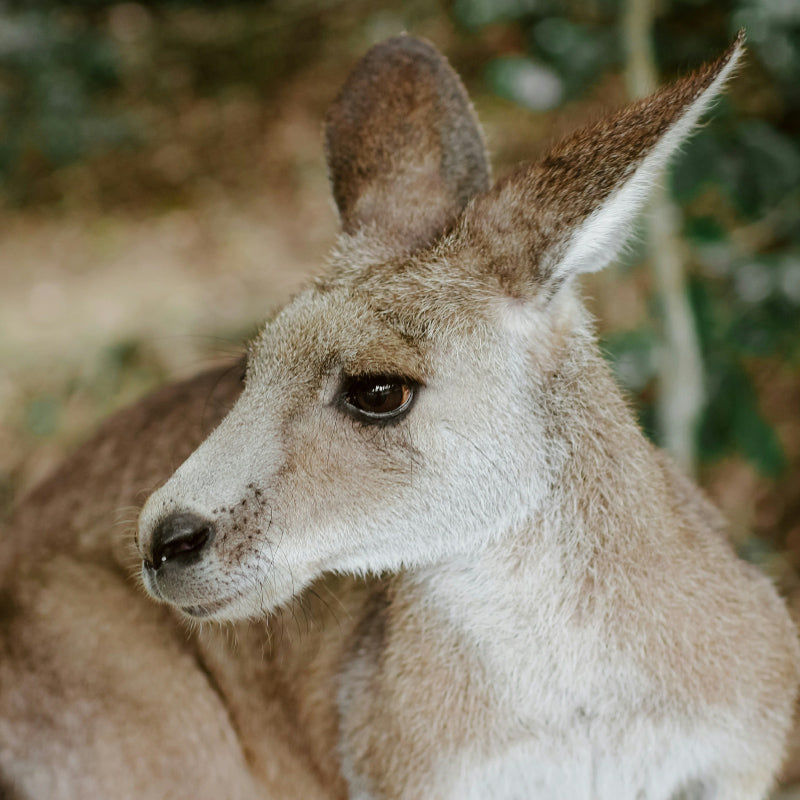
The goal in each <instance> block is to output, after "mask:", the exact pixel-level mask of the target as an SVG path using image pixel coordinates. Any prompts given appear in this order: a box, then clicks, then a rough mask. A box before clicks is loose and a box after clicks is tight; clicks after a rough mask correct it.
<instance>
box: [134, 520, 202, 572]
mask: <svg viewBox="0 0 800 800" xmlns="http://www.w3.org/2000/svg"><path fill="white" fill-rule="evenodd" d="M212 535H213V525H212V523H211V522H209V521H208V520H206V519H203V518H202V517H199V516H197V515H196V514H171V515H170V516H169V517H166V518H164V519H163V520H162V521H161V522H160V523H159V524H158V526H157V527H156V529H155V530H154V531H153V546H152V548H153V549H152V559H148V560H147V561H148V563H149V564H150V566H152V568H153V569H158V568H159V567H160V566H161V565H162V564H164V563H165V562H167V561H172V560H174V559H179V560H187V559H188V557H189V556H192V555H197V554H199V553H200V551H201V550H202V549H203V548H204V547H205V546H206V545H207V544H208V542H209V541H210V540H211V537H212Z"/></svg>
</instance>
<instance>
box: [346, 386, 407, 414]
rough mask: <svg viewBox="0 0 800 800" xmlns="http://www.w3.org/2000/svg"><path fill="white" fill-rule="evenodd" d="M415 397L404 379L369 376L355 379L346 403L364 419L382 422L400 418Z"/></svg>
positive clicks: (347, 393)
mask: <svg viewBox="0 0 800 800" xmlns="http://www.w3.org/2000/svg"><path fill="white" fill-rule="evenodd" d="M412 397H413V390H412V389H411V386H409V384H408V383H406V382H405V381H404V380H403V379H402V378H394V377H387V376H385V375H384V376H375V377H372V376H367V377H360V378H353V379H351V382H350V384H349V386H347V388H346V390H345V393H344V403H345V405H346V406H347V407H348V409H349V410H350V411H351V412H355V413H356V414H357V415H358V416H359V417H361V418H362V419H364V418H366V419H369V420H376V421H378V420H381V419H390V418H392V417H396V416H399V415H400V414H401V413H402V412H403V411H405V410H406V409H407V408H408V407H409V405H410V403H411V399H412Z"/></svg>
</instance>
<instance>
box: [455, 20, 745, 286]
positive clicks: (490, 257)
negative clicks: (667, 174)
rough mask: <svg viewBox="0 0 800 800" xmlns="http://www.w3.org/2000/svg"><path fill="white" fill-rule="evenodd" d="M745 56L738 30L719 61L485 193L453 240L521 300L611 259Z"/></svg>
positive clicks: (582, 132) (602, 122)
mask: <svg viewBox="0 0 800 800" xmlns="http://www.w3.org/2000/svg"><path fill="white" fill-rule="evenodd" d="M743 52H744V33H743V32H740V33H739V36H738V37H737V38H736V41H735V42H734V43H733V44H732V45H731V47H730V48H729V49H728V51H727V52H726V53H725V54H724V55H723V56H722V57H721V58H719V59H718V60H717V61H715V62H713V63H709V64H706V65H705V66H704V67H702V68H701V69H699V70H698V71H697V72H695V73H693V74H691V75H689V76H687V77H685V78H683V79H682V80H680V81H678V82H677V83H675V84H673V85H671V86H668V87H666V88H664V89H662V90H660V91H659V92H657V93H655V94H653V95H651V96H650V97H647V98H644V99H643V100H640V101H638V102H636V103H634V104H632V105H630V106H628V107H627V108H625V109H623V110H622V111H620V112H618V113H616V114H614V115H612V116H610V117H608V118H606V119H602V120H600V121H599V122H597V123H595V124H594V125H591V126H590V127H588V128H585V129H583V130H580V131H578V132H577V133H574V134H572V135H571V136H568V137H567V138H566V139H564V140H563V141H561V142H560V143H559V144H557V145H556V146H555V147H554V148H553V149H552V150H551V151H550V153H549V154H548V155H547V156H545V158H543V159H542V160H541V161H540V162H538V163H537V164H534V165H533V166H529V167H526V168H523V169H520V170H518V171H517V172H516V173H514V174H512V175H510V176H509V177H508V178H506V179H505V180H503V181H500V182H499V183H498V184H497V185H496V186H495V187H494V188H493V189H492V190H491V191H490V192H488V193H487V194H485V195H483V196H482V197H479V198H478V199H477V200H476V201H475V203H474V204H473V205H472V206H471V207H470V208H469V209H468V210H467V211H466V213H465V215H464V217H463V218H462V220H461V222H460V225H459V229H458V235H457V236H456V241H458V242H460V244H461V245H462V246H463V245H466V246H467V247H468V248H469V249H473V250H475V251H476V252H475V257H474V258H473V259H470V261H472V263H473V264H474V265H475V266H477V267H478V268H479V269H481V271H491V272H493V273H495V274H497V275H498V276H499V278H500V281H501V284H502V285H503V287H504V289H505V290H507V291H509V292H510V293H512V294H514V295H519V296H526V295H529V294H531V293H532V292H533V291H537V290H540V289H545V290H546V291H547V292H548V294H552V292H554V291H555V290H556V289H557V288H558V286H560V285H561V283H563V282H564V281H565V280H566V279H567V278H569V277H570V276H572V275H575V274H578V273H582V272H594V271H596V270H599V269H602V268H603V267H605V266H606V265H607V264H609V262H611V261H612V260H613V259H614V258H615V257H617V256H618V255H619V252H620V250H621V249H622V248H623V246H624V244H625V242H626V239H627V237H628V235H629V233H630V230H631V226H632V223H633V222H634V220H635V219H636V216H637V214H638V213H639V211H640V210H641V209H642V206H643V205H644V203H645V201H646V200H647V198H648V196H649V195H650V192H651V190H652V187H653V186H654V184H655V183H656V181H657V179H658V177H659V174H660V172H661V171H662V170H663V168H664V166H665V164H666V163H667V161H668V160H669V159H670V157H671V156H672V155H673V154H674V153H675V152H676V151H677V150H678V149H679V148H680V146H681V144H682V143H683V142H684V141H685V140H686V138H687V137H688V136H689V134H690V133H691V132H692V131H693V129H694V128H695V126H696V125H697V122H698V120H699V119H700V116H701V115H702V114H703V112H704V111H705V110H706V109H707V108H708V106H709V105H710V104H711V102H712V101H713V100H714V98H715V97H717V95H718V94H719V93H720V92H721V90H722V88H723V86H724V84H725V81H726V80H727V78H728V77H729V76H730V74H731V72H732V71H733V69H734V67H735V66H736V64H737V62H738V61H739V59H740V58H741V55H742V53H743ZM481 264H483V265H484V266H483V267H481V266H480V265H481Z"/></svg>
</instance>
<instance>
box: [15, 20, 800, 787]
mask: <svg viewBox="0 0 800 800" xmlns="http://www.w3.org/2000/svg"><path fill="white" fill-rule="evenodd" d="M742 51H743V42H742V37H741V36H740V37H739V38H738V39H737V40H736V42H735V43H734V44H733V46H732V47H731V48H730V50H729V51H728V52H727V53H726V54H725V55H724V56H722V58H720V59H719V60H718V61H716V62H714V63H712V64H709V65H707V66H705V67H703V68H702V69H700V70H699V71H698V72H696V73H694V74H693V75H690V76H689V77H687V78H684V79H683V80H681V81H679V82H678V83H676V84H674V85H673V86H671V87H669V88H667V89H664V90H662V91H661V92H659V93H657V94H655V95H653V96H652V97H650V98H647V99H645V100H643V101H641V102H638V103H635V104H633V105H631V106H630V107H628V108H626V109H624V110H623V111H621V112H619V113H617V114H615V115H613V116H610V117H608V118H606V119H602V120H600V121H599V122H597V123H596V124H594V125H592V126H590V127H588V128H586V129H584V130H582V131H579V132H578V133H575V134H573V135H572V136H569V137H568V138H567V139H565V140H563V141H562V142H560V143H559V144H557V145H556V146H555V147H554V148H553V149H552V150H551V151H550V153H549V154H548V155H547V156H546V157H544V158H543V159H542V160H541V161H539V162H538V163H536V164H535V165H533V166H528V167H523V168H521V169H519V170H517V171H516V172H514V173H513V174H512V175H510V176H509V177H507V178H505V179H503V180H501V181H499V182H498V183H496V184H495V185H494V186H493V187H490V175H489V166H488V163H487V160H486V156H485V147H484V141H483V136H482V133H481V131H480V128H479V125H478V122H477V119H476V117H475V115H474V112H473V110H472V107H471V105H470V103H469V100H468V99H467V96H466V93H465V91H464V89H463V87H462V86H461V83H460V82H459V80H458V78H457V77H456V75H455V73H454V72H453V71H452V70H451V68H450V67H449V65H448V64H447V62H446V61H445V60H444V58H443V57H442V56H440V55H439V54H438V53H437V52H436V51H435V50H434V49H433V48H432V47H431V46H430V45H429V44H427V43H425V42H421V41H419V40H416V39H413V38H411V37H407V36H401V37H395V38H392V39H389V40H387V41H385V42H383V43H381V44H379V45H377V46H376V47H374V48H373V49H372V50H371V51H370V52H369V53H368V54H367V55H366V56H365V57H364V58H363V60H362V61H361V62H360V63H359V64H358V66H357V67H356V68H355V71H354V72H353V73H352V74H351V76H350V78H349V79H348V81H347V83H346V84H345V86H344V89H343V90H342V92H341V94H340V95H339V97H338V99H337V100H336V101H335V103H334V105H333V107H332V109H331V111H330V113H329V116H328V119H327V127H326V134H325V144H326V154H327V159H328V166H329V171H330V177H331V183H332V187H333V194H334V199H335V201H336V205H337V207H338V211H339V214H340V217H341V226H342V233H341V237H340V239H339V242H338V244H337V246H336V248H335V250H334V252H333V255H332V257H331V263H330V266H329V269H328V271H327V272H326V273H325V275H324V276H323V277H321V278H320V279H318V280H317V281H316V282H315V283H313V285H311V286H310V288H308V289H307V290H306V291H304V292H303V293H301V294H300V295H299V296H297V297H296V298H295V299H294V300H293V301H292V302H291V303H289V305H287V306H286V307H285V308H284V309H283V310H282V311H281V312H280V313H279V314H278V315H277V316H276V317H275V318H274V319H273V320H272V321H270V322H269V323H267V324H266V326H265V327H264V329H263V330H262V332H261V333H260V334H259V335H258V336H257V337H256V338H255V339H254V341H253V342H252V343H251V344H250V346H249V348H248V353H247V358H246V364H243V366H242V371H243V375H242V377H241V383H240V377H239V375H238V374H237V373H236V372H230V371H227V372H226V371H225V370H222V369H220V370H216V371H212V372H209V373H206V374H205V375H202V376H199V377H198V378H196V379H194V380H193V381H189V382H186V383H183V384H179V385H177V386H173V387H169V388H167V389H165V390H163V391H162V392H161V393H160V394H157V395H155V396H154V397H153V398H151V399H149V400H145V401H144V402H143V403H142V404H140V405H139V406H137V407H135V408H133V409H131V410H130V411H128V412H125V413H123V414H122V415H119V416H117V417H116V418H114V419H112V420H111V421H110V422H109V423H107V425H106V426H105V427H104V429H103V430H102V431H101V432H100V434H99V435H98V437H97V438H96V439H95V440H93V441H92V442H90V443H88V444H87V445H86V446H85V447H84V448H83V449H82V450H81V451H79V452H78V454H77V455H76V456H75V457H74V458H73V459H72V460H71V461H70V462H69V463H68V464H67V465H65V467H64V468H63V469H62V470H61V471H60V472H59V473H58V474H56V475H55V476H54V477H53V478H52V479H51V480H50V481H49V482H48V483H46V484H44V485H43V486H41V487H40V488H38V489H37V490H35V491H34V492H33V493H32V494H31V495H30V496H29V497H28V498H27V499H24V500H23V501H22V502H21V503H20V505H19V506H18V508H17V510H16V513H15V515H14V516H13V517H12V519H11V521H10V524H9V525H8V530H7V532H6V534H5V536H4V541H3V549H2V551H0V553H1V560H0V575H1V576H2V586H3V592H2V597H1V598H0V603H1V609H2V610H1V612H0V622H1V623H2V624H1V625H0V635H2V648H3V649H2V651H1V652H2V658H1V659H0V770H1V771H2V781H3V787H4V788H5V789H6V791H7V796H10V797H14V798H16V797H24V798H29V797H30V798H62V797H63V798H87V797H114V798H137V799H141V798H164V797H171V798H184V797H185V798H256V797H260V798H267V797H269V798H344V797H350V798H358V799H359V800H370V799H373V798H374V799H375V800H377V799H378V798H386V799H388V798H403V799H404V800H412V799H414V798H442V799H444V798H530V799H533V798H548V799H550V800H552V799H553V798H563V799H565V800H575V799H578V798H581V799H582V798H587V800H588V799H589V798H591V799H592V800H600V799H604V800H625V799H626V798H630V800H640V799H645V800H670V799H671V798H672V799H675V798H679V797H696V798H717V800H756V798H764V797H765V796H766V793H767V792H768V790H769V788H770V787H771V785H772V783H773V781H774V777H775V775H776V773H777V770H778V769H779V767H780V764H781V759H782V756H783V751H784V743H785V739H786V735H787V732H788V730H789V727H790V724H791V716H792V710H793V702H794V698H795V692H796V688H797V684H798V677H799V676H798V663H799V661H800V658H799V656H800V654H799V653H798V643H797V639H796V634H795V631H794V626H793V624H792V621H791V619H790V617H789V614H788V613H787V610H786V608H785V606H784V604H783V603H782V601H781V600H780V599H779V597H778V595H777V594H776V592H775V590H774V589H773V587H772V585H771V584H770V582H769V581H768V580H767V579H766V578H765V577H764V576H762V575H761V574H760V573H759V572H758V571H757V570H756V569H755V568H754V567H752V566H750V565H748V564H746V563H744V562H742V561H740V560H739V559H738V558H737V557H736V556H735V555H734V553H733V550H732V548H731V546H730V544H729V543H728V542H727V541H726V538H725V525H724V522H723V520H722V519H721V518H720V516H719V514H718V512H717V511H716V510H715V509H714V508H713V507H712V506H711V505H710V504H709V503H708V502H707V501H706V500H705V499H704V498H703V497H702V495H701V494H700V493H699V491H698V490H697V489H696V488H695V487H694V486H693V485H692V484H691V482H690V481H689V480H687V479H686V478H684V477H682V476H681V475H680V474H679V473H678V472H677V471H676V469H675V468H674V467H673V466H672V465H671V464H670V462H669V460H668V459H667V458H666V457H665V456H663V455H662V454H660V453H659V452H658V451H657V450H656V449H655V448H654V447H653V446H652V445H651V444H649V443H648V441H647V440H646V439H645V438H644V436H643V435H642V433H641V432H640V430H639V428H638V427H637V425H636V423H635V422H634V419H633V416H632V414H631V412H630V410H629V409H628V407H627V406H626V404H625V401H624V400H623V399H622V397H621V394H620V391H619V389H618V388H617V387H616V385H615V383H614V381H613V379H612V377H611V375H610V372H609V369H608V367H607V366H606V364H605V363H604V361H603V359H602V357H601V355H600V353H599V350H598V347H597V344H596V342H595V338H594V334H593V331H592V323H591V320H590V319H589V316H588V314H587V312H586V311H585V310H584V308H583V306H582V304H581V301H580V300H579V297H578V292H577V287H576V280H575V277H576V276H577V275H579V274H580V273H583V272H589V271H594V270H598V269H601V268H603V267H604V266H606V265H607V264H608V263H609V262H610V261H612V260H613V259H614V257H615V256H616V255H617V254H618V252H619V251H620V249H621V248H622V247H623V245H624V243H625V240H626V236H627V235H628V232H629V228H630V227H631V224H632V221H633V220H634V219H635V216H636V214H637V212H638V211H639V210H640V208H641V206H642V205H643V203H644V202H645V200H646V198H647V195H648V190H649V189H650V187H651V186H652V184H653V183H654V182H655V181H656V180H658V178H659V175H660V172H661V170H662V169H663V167H664V165H665V163H666V162H667V161H668V159H669V158H670V156H671V155H672V154H673V153H674V152H675V150H676V149H678V148H679V147H680V146H681V144H682V143H683V142H684V141H685V139H686V138H687V136H688V135H689V134H690V133H691V131H692V130H693V128H694V127H695V126H696V124H697V122H698V120H699V118H700V116H701V114H702V113H703V111H704V110H705V109H707V108H708V106H709V105H710V104H711V102H712V101H713V99H714V98H715V97H716V96H717V95H718V94H719V93H720V91H721V90H722V87H723V86H724V84H725V82H726V80H727V79H728V77H729V76H730V75H731V73H732V71H733V70H734V69H735V66H736V64H737V62H738V61H739V59H740V58H741V55H742ZM215 425H216V426H217V427H214V426H215ZM212 428H213V431H212V432H211V433H210V435H208V437H207V438H205V440H204V441H203V439H204V437H205V435H206V432H207V430H210V429H212ZM201 441H202V443H201ZM198 445H199V446H198ZM195 447H197V449H196V450H195V451H194V452H193V453H191V455H189V453H190V452H191V451H192V450H193V449H194V448H195ZM187 456H188V458H187ZM184 459H186V460H185V461H184ZM181 461H183V463H182V465H181V466H180V467H179V468H178V469H177V471H176V472H175V473H174V474H173V475H172V477H169V479H168V480H166V483H164V485H163V486H161V488H160V489H158V490H157V491H155V493H153V494H152V495H151V496H150V497H149V499H148V500H147V502H146V503H145V505H144V507H143V509H142V511H141V514H140V517H139V522H138V535H135V532H134V530H133V526H132V525H130V524H122V525H119V526H116V527H114V526H113V525H112V524H111V523H110V520H111V519H112V518H113V516H114V513H115V510H116V509H118V508H121V507H125V506H132V505H134V506H136V505H138V503H140V502H141V500H142V499H143V497H142V491H143V490H146V489H148V488H149V487H152V486H154V485H158V484H160V483H161V482H163V481H164V480H165V479H167V477H168V475H169V473H170V472H171V471H172V469H173V468H174V466H175V465H176V464H177V463H180V462H181ZM134 538H135V542H134ZM132 562H135V564H136V565H137V567H136V569H137V571H139V570H140V575H141V581H142V582H143V584H144V587H145V589H146V591H147V593H149V594H150V595H151V596H152V598H154V599H155V600H157V601H159V602H160V605H159V604H156V603H154V602H152V600H151V599H149V598H147V597H146V596H145V593H144V592H142V591H141V588H140V587H138V586H136V585H135V583H134V582H133V581H130V580H128V577H129V575H130V567H131V563H132ZM186 619H189V620H192V621H195V623H197V624H194V625H193V626H191V627H190V628H189V631H188V632H187V628H186V626H185V625H184V624H183V622H184V621H185V620H186ZM212 621H219V622H225V623H226V624H225V625H213V624H208V623H209V622H212Z"/></svg>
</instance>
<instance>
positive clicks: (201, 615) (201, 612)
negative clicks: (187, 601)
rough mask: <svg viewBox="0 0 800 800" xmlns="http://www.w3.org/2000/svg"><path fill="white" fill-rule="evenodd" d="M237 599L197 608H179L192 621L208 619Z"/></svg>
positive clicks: (232, 598) (219, 601) (215, 602)
mask: <svg viewBox="0 0 800 800" xmlns="http://www.w3.org/2000/svg"><path fill="white" fill-rule="evenodd" d="M235 599H236V598H234V597H228V598H226V599H225V600H215V601H214V602H213V603H203V604H202V605H196V606H179V608H180V610H181V611H182V612H183V613H184V614H186V616H188V617H191V618H192V619H206V618H208V617H213V616H214V614H216V613H218V612H219V611H222V609H223V608H225V607H226V606H229V605H230V604H231V603H232V602H233V601H234V600H235Z"/></svg>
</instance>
